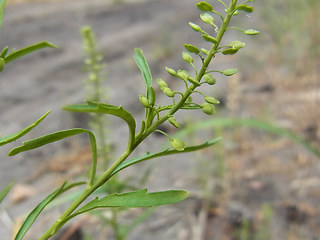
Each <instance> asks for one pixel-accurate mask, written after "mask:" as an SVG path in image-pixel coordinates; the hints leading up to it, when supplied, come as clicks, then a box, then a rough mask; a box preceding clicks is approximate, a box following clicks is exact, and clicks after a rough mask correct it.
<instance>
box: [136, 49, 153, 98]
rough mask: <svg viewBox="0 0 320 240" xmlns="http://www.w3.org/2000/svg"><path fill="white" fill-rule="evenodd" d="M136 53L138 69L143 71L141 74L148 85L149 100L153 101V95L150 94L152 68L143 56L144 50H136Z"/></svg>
mask: <svg viewBox="0 0 320 240" xmlns="http://www.w3.org/2000/svg"><path fill="white" fill-rule="evenodd" d="M134 52H135V54H134V59H135V61H136V63H137V65H138V67H139V68H140V70H141V73H142V76H143V79H144V82H145V85H146V90H147V98H148V100H149V101H151V98H150V95H151V94H150V92H149V89H150V87H152V76H151V72H150V68H149V66H148V64H147V61H146V59H145V57H144V55H143V52H142V50H141V49H139V48H135V49H134Z"/></svg>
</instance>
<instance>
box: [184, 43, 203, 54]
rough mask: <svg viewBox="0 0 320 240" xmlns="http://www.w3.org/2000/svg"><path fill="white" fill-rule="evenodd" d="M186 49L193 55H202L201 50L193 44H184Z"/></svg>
mask: <svg viewBox="0 0 320 240" xmlns="http://www.w3.org/2000/svg"><path fill="white" fill-rule="evenodd" d="M184 48H185V49H186V50H187V51H188V52H191V53H195V54H199V53H200V50H199V49H198V48H197V47H195V46H193V45H191V44H184Z"/></svg>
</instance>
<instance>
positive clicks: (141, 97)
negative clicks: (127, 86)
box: [139, 95, 152, 108]
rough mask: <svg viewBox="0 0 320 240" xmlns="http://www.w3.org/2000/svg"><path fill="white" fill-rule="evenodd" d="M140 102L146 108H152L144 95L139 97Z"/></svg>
mask: <svg viewBox="0 0 320 240" xmlns="http://www.w3.org/2000/svg"><path fill="white" fill-rule="evenodd" d="M139 100H140V102H141V104H142V105H143V106H144V107H145V108H152V106H151V105H150V103H149V101H148V99H147V98H146V97H145V96H143V95H139Z"/></svg>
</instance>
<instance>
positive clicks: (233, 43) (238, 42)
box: [229, 41, 246, 49]
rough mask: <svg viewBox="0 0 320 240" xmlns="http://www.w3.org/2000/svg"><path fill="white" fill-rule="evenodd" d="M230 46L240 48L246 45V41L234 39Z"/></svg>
mask: <svg viewBox="0 0 320 240" xmlns="http://www.w3.org/2000/svg"><path fill="white" fill-rule="evenodd" d="M229 46H230V47H232V48H234V49H240V48H243V47H245V46H246V44H245V43H244V42H241V41H232V42H231V43H230V44H229Z"/></svg>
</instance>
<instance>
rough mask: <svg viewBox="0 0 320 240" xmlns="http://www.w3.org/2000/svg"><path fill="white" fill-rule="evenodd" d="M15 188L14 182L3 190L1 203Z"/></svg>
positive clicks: (0, 194) (0, 198) (0, 193)
mask: <svg viewBox="0 0 320 240" xmlns="http://www.w3.org/2000/svg"><path fill="white" fill-rule="evenodd" d="M12 186H13V182H11V183H9V184H8V186H6V187H5V189H3V190H2V191H1V192H0V203H1V202H2V200H3V199H4V198H5V196H7V194H8V193H9V191H10V190H11V188H12Z"/></svg>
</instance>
